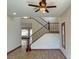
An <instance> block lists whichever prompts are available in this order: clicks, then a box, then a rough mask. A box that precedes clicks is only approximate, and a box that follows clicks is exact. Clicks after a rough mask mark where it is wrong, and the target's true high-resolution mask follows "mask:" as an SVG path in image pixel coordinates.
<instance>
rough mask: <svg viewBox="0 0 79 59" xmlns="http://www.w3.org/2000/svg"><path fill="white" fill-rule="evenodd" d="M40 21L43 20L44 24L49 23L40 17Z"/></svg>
mask: <svg viewBox="0 0 79 59" xmlns="http://www.w3.org/2000/svg"><path fill="white" fill-rule="evenodd" d="M39 18H40V19H42V20H43V21H44V22H46V23H48V22H47V21H46V20H44V19H43V18H41V17H39Z"/></svg>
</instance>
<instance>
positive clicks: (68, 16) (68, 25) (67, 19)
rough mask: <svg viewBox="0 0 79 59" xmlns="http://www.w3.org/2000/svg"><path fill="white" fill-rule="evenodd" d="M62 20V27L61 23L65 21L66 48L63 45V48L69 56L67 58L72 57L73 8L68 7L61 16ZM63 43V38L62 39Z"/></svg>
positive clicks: (60, 19) (60, 20)
mask: <svg viewBox="0 0 79 59" xmlns="http://www.w3.org/2000/svg"><path fill="white" fill-rule="evenodd" d="M58 19H59V22H60V28H61V23H63V22H65V31H66V49H64V48H63V47H62V45H61V50H62V52H63V53H64V54H65V56H66V57H67V59H70V57H71V56H70V55H71V54H70V53H71V8H68V9H67V10H66V11H65V12H64V13H63V14H62V16H60V17H59V18H58ZM60 34H61V29H60ZM61 43H62V40H61Z"/></svg>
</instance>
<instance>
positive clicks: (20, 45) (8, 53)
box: [7, 45, 21, 54]
mask: <svg viewBox="0 0 79 59" xmlns="http://www.w3.org/2000/svg"><path fill="white" fill-rule="evenodd" d="M20 47H21V45H20V46H18V47H16V48H14V49H12V50H11V51H9V52H7V54H10V53H12V52H13V51H15V50H17V49H18V48H20Z"/></svg>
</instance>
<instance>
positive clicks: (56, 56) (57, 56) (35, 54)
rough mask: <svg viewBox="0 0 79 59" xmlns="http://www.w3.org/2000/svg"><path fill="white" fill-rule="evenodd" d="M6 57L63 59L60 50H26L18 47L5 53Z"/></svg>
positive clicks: (13, 58) (12, 58)
mask: <svg viewBox="0 0 79 59" xmlns="http://www.w3.org/2000/svg"><path fill="white" fill-rule="evenodd" d="M7 59H65V57H64V56H63V54H62V53H61V52H60V50H53V49H51V50H50V49H49V50H46V49H45V50H44V49H43V50H39V49H38V50H32V51H31V52H28V53H27V52H26V51H25V48H24V49H23V48H19V49H17V50H15V51H13V52H11V53H9V54H8V55H7Z"/></svg>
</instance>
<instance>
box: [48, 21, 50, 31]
mask: <svg viewBox="0 0 79 59" xmlns="http://www.w3.org/2000/svg"><path fill="white" fill-rule="evenodd" d="M48 30H49V31H50V22H48Z"/></svg>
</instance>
